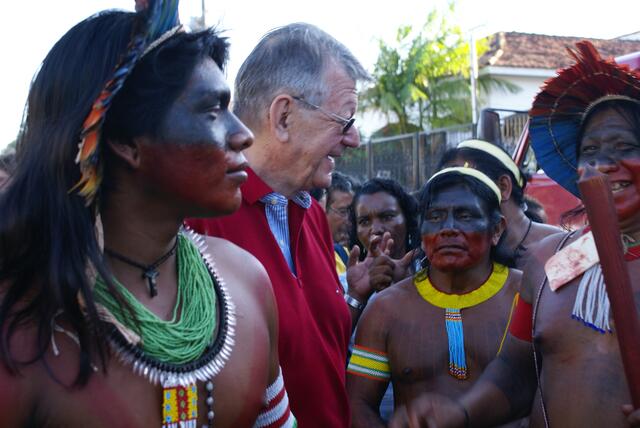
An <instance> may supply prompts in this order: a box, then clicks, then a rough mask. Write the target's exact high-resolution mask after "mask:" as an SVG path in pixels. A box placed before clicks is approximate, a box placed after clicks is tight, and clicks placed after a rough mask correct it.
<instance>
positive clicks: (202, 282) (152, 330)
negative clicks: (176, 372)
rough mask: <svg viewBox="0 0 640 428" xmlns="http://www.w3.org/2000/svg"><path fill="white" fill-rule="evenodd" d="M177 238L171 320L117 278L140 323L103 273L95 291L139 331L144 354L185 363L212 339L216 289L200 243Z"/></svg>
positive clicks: (194, 356) (129, 325)
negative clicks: (117, 296) (152, 307)
mask: <svg viewBox="0 0 640 428" xmlns="http://www.w3.org/2000/svg"><path fill="white" fill-rule="evenodd" d="M177 239H178V248H177V252H176V254H177V255H176V257H177V265H178V296H177V300H176V306H175V308H174V310H173V316H172V317H171V320H168V321H164V320H162V319H160V318H158V317H157V316H156V315H155V314H154V313H153V312H151V311H150V310H148V309H147V308H146V307H145V306H144V305H142V304H141V303H140V302H139V301H138V300H137V299H136V298H135V297H134V296H133V295H132V294H131V293H130V292H129V290H127V288H126V287H124V286H123V285H122V284H121V283H120V282H118V281H117V280H116V279H115V278H114V279H113V282H114V284H115V286H116V288H117V289H118V291H119V292H120V293H121V295H122V297H123V299H124V300H125V301H126V302H127V303H128V304H129V305H130V306H131V308H132V310H133V313H134V314H135V317H136V319H137V320H138V323H137V324H136V323H135V322H134V320H133V319H132V318H131V316H130V315H129V313H128V312H127V311H126V310H124V309H123V308H122V307H120V305H119V304H118V302H117V301H116V299H115V298H114V297H113V296H112V295H111V293H109V290H108V289H107V286H106V284H105V282H104V281H103V280H102V278H100V277H98V278H97V279H96V284H95V289H94V294H95V296H96V300H97V301H98V302H99V303H101V304H102V305H103V306H104V307H106V308H107V309H108V310H109V311H110V312H111V313H112V314H113V316H114V317H115V318H116V319H117V320H118V321H119V322H120V323H122V324H123V325H125V326H126V327H127V328H129V329H130V330H132V331H136V332H138V333H139V334H140V337H141V339H142V343H141V347H142V349H143V350H144V352H145V354H147V355H149V356H150V357H153V358H155V359H157V360H159V361H161V362H165V363H172V364H184V363H188V362H191V361H194V360H195V359H197V358H198V357H200V356H201V355H202V353H203V352H204V350H205V348H206V347H207V346H209V345H210V344H211V343H212V342H213V339H214V337H213V333H214V330H215V328H216V325H217V312H216V293H215V291H214V288H213V279H212V277H211V275H210V273H209V271H208V270H207V267H206V265H205V263H204V261H203V260H202V257H201V255H200V253H199V251H198V249H197V247H196V246H195V245H194V244H193V243H192V242H191V241H190V240H189V239H188V238H186V237H185V236H183V235H182V234H181V233H180V234H178V237H177ZM179 309H181V310H180V313H178V312H179Z"/></svg>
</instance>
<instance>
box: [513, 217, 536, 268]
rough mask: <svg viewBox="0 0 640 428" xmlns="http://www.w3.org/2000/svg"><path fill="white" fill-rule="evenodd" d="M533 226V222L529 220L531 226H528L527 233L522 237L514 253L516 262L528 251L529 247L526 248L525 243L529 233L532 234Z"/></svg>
mask: <svg viewBox="0 0 640 428" xmlns="http://www.w3.org/2000/svg"><path fill="white" fill-rule="evenodd" d="M532 224H533V220H531V219H529V226H527V231H526V232H525V233H524V236H523V237H522V239H521V240H520V242H519V243H518V245H516V248H515V249H514V251H513V258H514V259H516V260H517V259H519V258H520V257H522V254H521V253H522V252H524V251H527V247H525V246H524V241H525V240H526V239H527V236H529V232H531V225H532Z"/></svg>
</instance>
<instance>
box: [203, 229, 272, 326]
mask: <svg viewBox="0 0 640 428" xmlns="http://www.w3.org/2000/svg"><path fill="white" fill-rule="evenodd" d="M204 238H205V243H206V245H207V249H206V252H207V253H208V254H209V255H210V256H211V258H212V259H213V262H214V265H215V269H216V272H217V274H218V276H219V277H220V278H221V279H222V280H223V281H224V283H225V284H226V285H227V289H228V291H229V293H231V295H232V296H233V297H234V300H235V302H236V306H237V307H238V309H240V310H246V311H255V310H256V309H258V308H262V310H264V311H265V312H264V313H265V315H266V316H267V318H271V317H274V316H276V314H277V313H276V309H275V307H276V306H275V296H274V294H273V289H272V287H271V281H270V280H269V275H268V274H267V271H266V270H265V268H264V266H262V263H260V261H258V259H257V258H255V257H254V256H253V255H252V254H251V253H249V252H248V251H246V250H244V249H242V248H240V247H239V246H237V245H235V244H234V243H232V242H230V241H227V240H226V239H222V238H216V237H211V236H207V237H204Z"/></svg>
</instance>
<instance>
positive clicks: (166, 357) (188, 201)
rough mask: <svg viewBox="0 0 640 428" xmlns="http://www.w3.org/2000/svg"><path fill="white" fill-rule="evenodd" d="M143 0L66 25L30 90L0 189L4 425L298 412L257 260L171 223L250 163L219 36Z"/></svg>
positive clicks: (269, 416) (169, 5)
mask: <svg viewBox="0 0 640 428" xmlns="http://www.w3.org/2000/svg"><path fill="white" fill-rule="evenodd" d="M139 6H140V10H139V11H138V12H137V13H132V12H123V11H105V12H102V13H100V14H97V15H94V16H92V17H90V18H88V19H86V20H84V21H82V22H80V23H79V24H77V25H76V26H74V27H73V28H72V29H71V30H69V31H68V32H67V33H66V34H65V35H64V36H63V37H62V38H61V39H60V41H58V42H57V43H56V45H55V46H54V47H53V48H52V50H51V51H50V52H49V54H48V55H47V57H46V58H45V59H44V61H43V63H42V66H41V67H40V69H39V71H38V74H37V76H36V77H35V79H34V81H33V84H32V87H31V90H30V93H29V99H28V104H27V107H28V108H27V109H26V112H27V113H26V116H25V123H24V124H23V126H22V128H21V129H22V133H21V135H20V136H19V139H18V147H19V149H18V150H19V151H20V163H19V165H18V168H17V170H16V172H15V174H14V175H13V178H12V182H11V184H10V186H9V187H8V188H7V189H6V191H3V192H1V193H0V278H1V282H0V385H1V387H0V415H1V416H0V425H1V426H3V427H26V426H56V427H57V426H59V427H69V428H75V427H77V428H80V427H105V426H121V427H134V428H138V427H139V428H148V427H158V428H159V427H177V426H189V427H194V426H198V427H202V426H205V427H212V426H214V425H215V426H216V427H234V428H235V427H251V426H260V427H262V426H267V425H268V426H273V425H271V424H274V423H275V425H276V426H294V425H295V419H294V418H293V416H292V415H291V413H290V412H289V409H288V406H287V395H286V391H284V388H283V381H282V376H281V371H280V369H279V364H278V357H277V329H278V324H277V314H276V306H275V299H274V297H273V294H272V290H271V284H270V282H269V278H268V276H267V273H266V272H265V270H264V268H263V267H262V266H261V265H260V263H259V262H258V261H257V260H256V259H255V258H254V257H253V256H251V255H250V254H249V253H247V252H246V251H244V250H242V249H240V248H239V247H237V246H235V245H233V244H232V243H230V242H228V241H225V240H222V239H218V238H207V239H204V237H201V236H199V235H196V234H195V233H193V232H191V231H189V230H187V229H185V228H184V227H183V226H182V222H183V219H184V218H185V217H191V216H211V215H225V214H229V213H231V212H233V211H235V210H237V209H238V207H239V205H240V201H241V193H240V185H241V184H243V183H244V182H245V181H246V180H247V173H246V172H245V168H246V160H245V158H244V156H243V154H242V151H243V150H244V149H246V148H247V147H249V146H250V145H251V144H252V140H253V136H252V134H251V132H250V131H249V130H248V129H247V128H246V127H245V126H244V124H243V123H242V122H241V121H240V120H239V119H238V118H237V117H236V116H235V115H234V114H233V113H231V112H230V111H229V99H230V90H229V87H228V85H227V84H226V82H225V80H224V75H223V74H222V71H221V67H222V66H223V64H224V62H225V59H226V56H227V49H228V45H227V43H226V41H225V39H223V38H220V37H219V36H218V35H217V34H216V33H215V32H214V31H213V30H205V31H202V32H198V33H194V34H188V33H186V32H184V30H182V27H181V26H179V25H178V22H177V7H178V5H177V2H173V1H172V2H155V1H153V0H152V1H146V2H140V5H139ZM78 142H80V148H78ZM78 163H80V165H78ZM265 415H266V416H265ZM274 416H275V417H274Z"/></svg>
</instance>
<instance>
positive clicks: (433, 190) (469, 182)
mask: <svg viewBox="0 0 640 428" xmlns="http://www.w3.org/2000/svg"><path fill="white" fill-rule="evenodd" d="M460 185H462V186H465V187H466V188H467V189H469V191H471V193H473V194H474V195H476V196H477V197H478V198H479V199H480V202H481V203H482V205H483V208H484V211H485V213H486V214H487V216H488V217H489V225H490V227H491V228H493V227H495V226H497V225H498V224H499V223H500V220H501V218H502V212H501V211H500V201H499V200H498V197H497V196H496V194H495V193H494V192H493V190H491V189H490V188H489V187H487V185H486V184H484V183H482V182H481V181H480V180H478V179H477V178H474V177H471V176H469V175H466V174H461V173H459V172H450V173H448V174H443V175H439V176H437V177H435V178H433V179H432V180H431V181H429V182H428V183H427V184H426V185H425V186H424V187H423V188H422V190H420V193H419V197H418V200H419V207H420V208H419V210H420V225H422V223H423V222H424V215H425V213H426V211H427V209H429V206H430V205H431V201H432V200H433V199H434V197H435V196H436V195H437V194H438V193H440V192H442V191H443V190H444V189H447V188H449V187H453V186H460ZM504 235H505V234H504V233H503V234H502V237H501V238H500V241H499V242H498V245H496V246H492V247H491V260H493V261H496V262H498V263H500V264H503V265H506V266H509V267H514V266H515V260H514V259H513V255H512V254H509V252H508V251H507V250H506V249H505V248H504V246H503V245H502V242H504ZM423 257H424V254H423Z"/></svg>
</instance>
